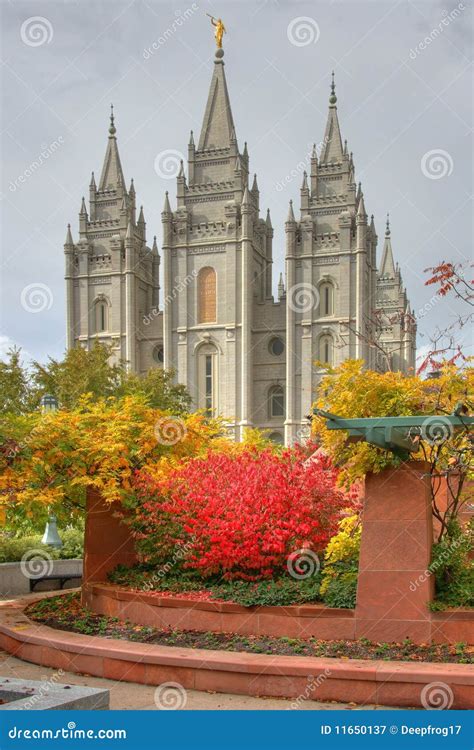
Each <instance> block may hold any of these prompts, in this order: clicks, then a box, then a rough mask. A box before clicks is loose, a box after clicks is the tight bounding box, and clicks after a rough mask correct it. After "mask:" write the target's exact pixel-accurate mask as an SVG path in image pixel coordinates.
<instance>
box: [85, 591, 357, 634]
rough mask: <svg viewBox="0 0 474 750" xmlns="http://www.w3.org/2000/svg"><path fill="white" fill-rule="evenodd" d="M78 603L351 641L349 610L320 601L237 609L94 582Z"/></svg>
mask: <svg viewBox="0 0 474 750" xmlns="http://www.w3.org/2000/svg"><path fill="white" fill-rule="evenodd" d="M82 602H83V604H84V605H85V606H87V607H89V608H90V609H92V610H93V612H96V613H97V614H101V615H109V616H110V617H118V618H119V619H121V620H130V621H131V622H134V623H137V624H138V625H153V626H154V627H157V628H177V629H180V630H199V631H200V632H207V631H212V632H214V633H240V634H242V635H269V636H275V637H277V638H279V637H283V636H287V637H288V638H311V637H313V636H314V637H315V638H323V639H324V638H331V639H350V640H353V639H354V612H353V610H351V609H331V608H329V607H325V606H324V605H322V604H304V605H292V606H288V607H242V606H241V605H239V604H233V603H232V602H202V601H194V600H192V599H186V598H184V597H177V596H176V597H174V596H161V597H160V596H159V595H157V594H152V593H146V592H145V593H144V592H137V591H128V590H127V589H124V588H121V587H119V586H108V585H106V584H100V583H99V584H97V583H95V584H85V585H84V586H83V587H82Z"/></svg>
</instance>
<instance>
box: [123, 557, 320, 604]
mask: <svg viewBox="0 0 474 750" xmlns="http://www.w3.org/2000/svg"><path fill="white" fill-rule="evenodd" d="M108 577H109V580H110V581H111V582H112V583H116V584H119V585H121V586H128V587H130V588H136V589H139V590H142V591H143V590H145V591H153V590H155V591H169V592H172V593H175V594H180V593H183V592H187V591H209V592H210V593H211V595H212V597H213V598H214V599H223V600H224V601H231V602H234V603H235V604H240V605H242V606H243V607H253V606H286V605H289V604H304V603H305V602H314V601H318V600H319V598H320V597H319V586H320V582H321V578H320V575H319V573H318V574H316V575H313V576H311V578H305V579H299V580H298V579H294V578H290V576H282V577H280V578H277V579H275V580H269V581H259V582H255V581H223V580H222V579H221V578H214V579H212V578H211V579H203V578H201V577H199V575H198V574H197V573H195V572H193V571H184V572H180V571H172V572H168V573H165V571H164V568H160V567H154V566H151V565H149V564H148V565H147V564H141V565H136V566H134V567H133V568H126V567H125V566H124V565H119V566H117V568H115V570H113V571H112V572H111V573H109V576H108Z"/></svg>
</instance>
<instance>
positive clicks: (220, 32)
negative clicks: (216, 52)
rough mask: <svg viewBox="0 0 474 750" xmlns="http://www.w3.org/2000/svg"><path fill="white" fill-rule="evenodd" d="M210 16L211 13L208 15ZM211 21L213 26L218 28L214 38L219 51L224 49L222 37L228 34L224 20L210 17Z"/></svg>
mask: <svg viewBox="0 0 474 750" xmlns="http://www.w3.org/2000/svg"><path fill="white" fill-rule="evenodd" d="M207 15H208V16H209V13H208V14H207ZM209 18H210V19H211V23H212V25H213V26H215V27H216V30H215V32H214V36H215V38H216V44H217V48H218V49H222V37H223V36H224V34H227V30H226V27H225V26H224V24H223V23H222V18H217V19H216V18H214V16H209Z"/></svg>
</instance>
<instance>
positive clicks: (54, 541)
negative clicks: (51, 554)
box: [41, 515, 63, 549]
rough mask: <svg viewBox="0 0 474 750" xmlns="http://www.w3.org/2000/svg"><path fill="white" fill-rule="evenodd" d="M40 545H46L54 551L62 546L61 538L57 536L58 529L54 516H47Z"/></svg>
mask: <svg viewBox="0 0 474 750" xmlns="http://www.w3.org/2000/svg"><path fill="white" fill-rule="evenodd" d="M41 544H47V545H48V546H49V547H56V549H60V548H61V547H62V546H63V543H62V541H61V537H60V536H59V534H58V527H57V526H56V516H53V515H50V516H48V520H47V522H46V527H45V530H44V534H43V538H42V540H41Z"/></svg>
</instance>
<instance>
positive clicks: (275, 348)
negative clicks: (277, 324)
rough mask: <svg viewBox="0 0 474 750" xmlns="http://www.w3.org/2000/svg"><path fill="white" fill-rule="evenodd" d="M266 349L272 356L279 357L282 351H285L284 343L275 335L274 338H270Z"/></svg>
mask: <svg viewBox="0 0 474 750" xmlns="http://www.w3.org/2000/svg"><path fill="white" fill-rule="evenodd" d="M268 349H269V352H270V354H273V356H274V357H279V356H280V354H283V352H284V351H285V344H284V343H283V341H282V339H280V338H278V337H277V336H275V338H273V339H270V343H269V344H268Z"/></svg>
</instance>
